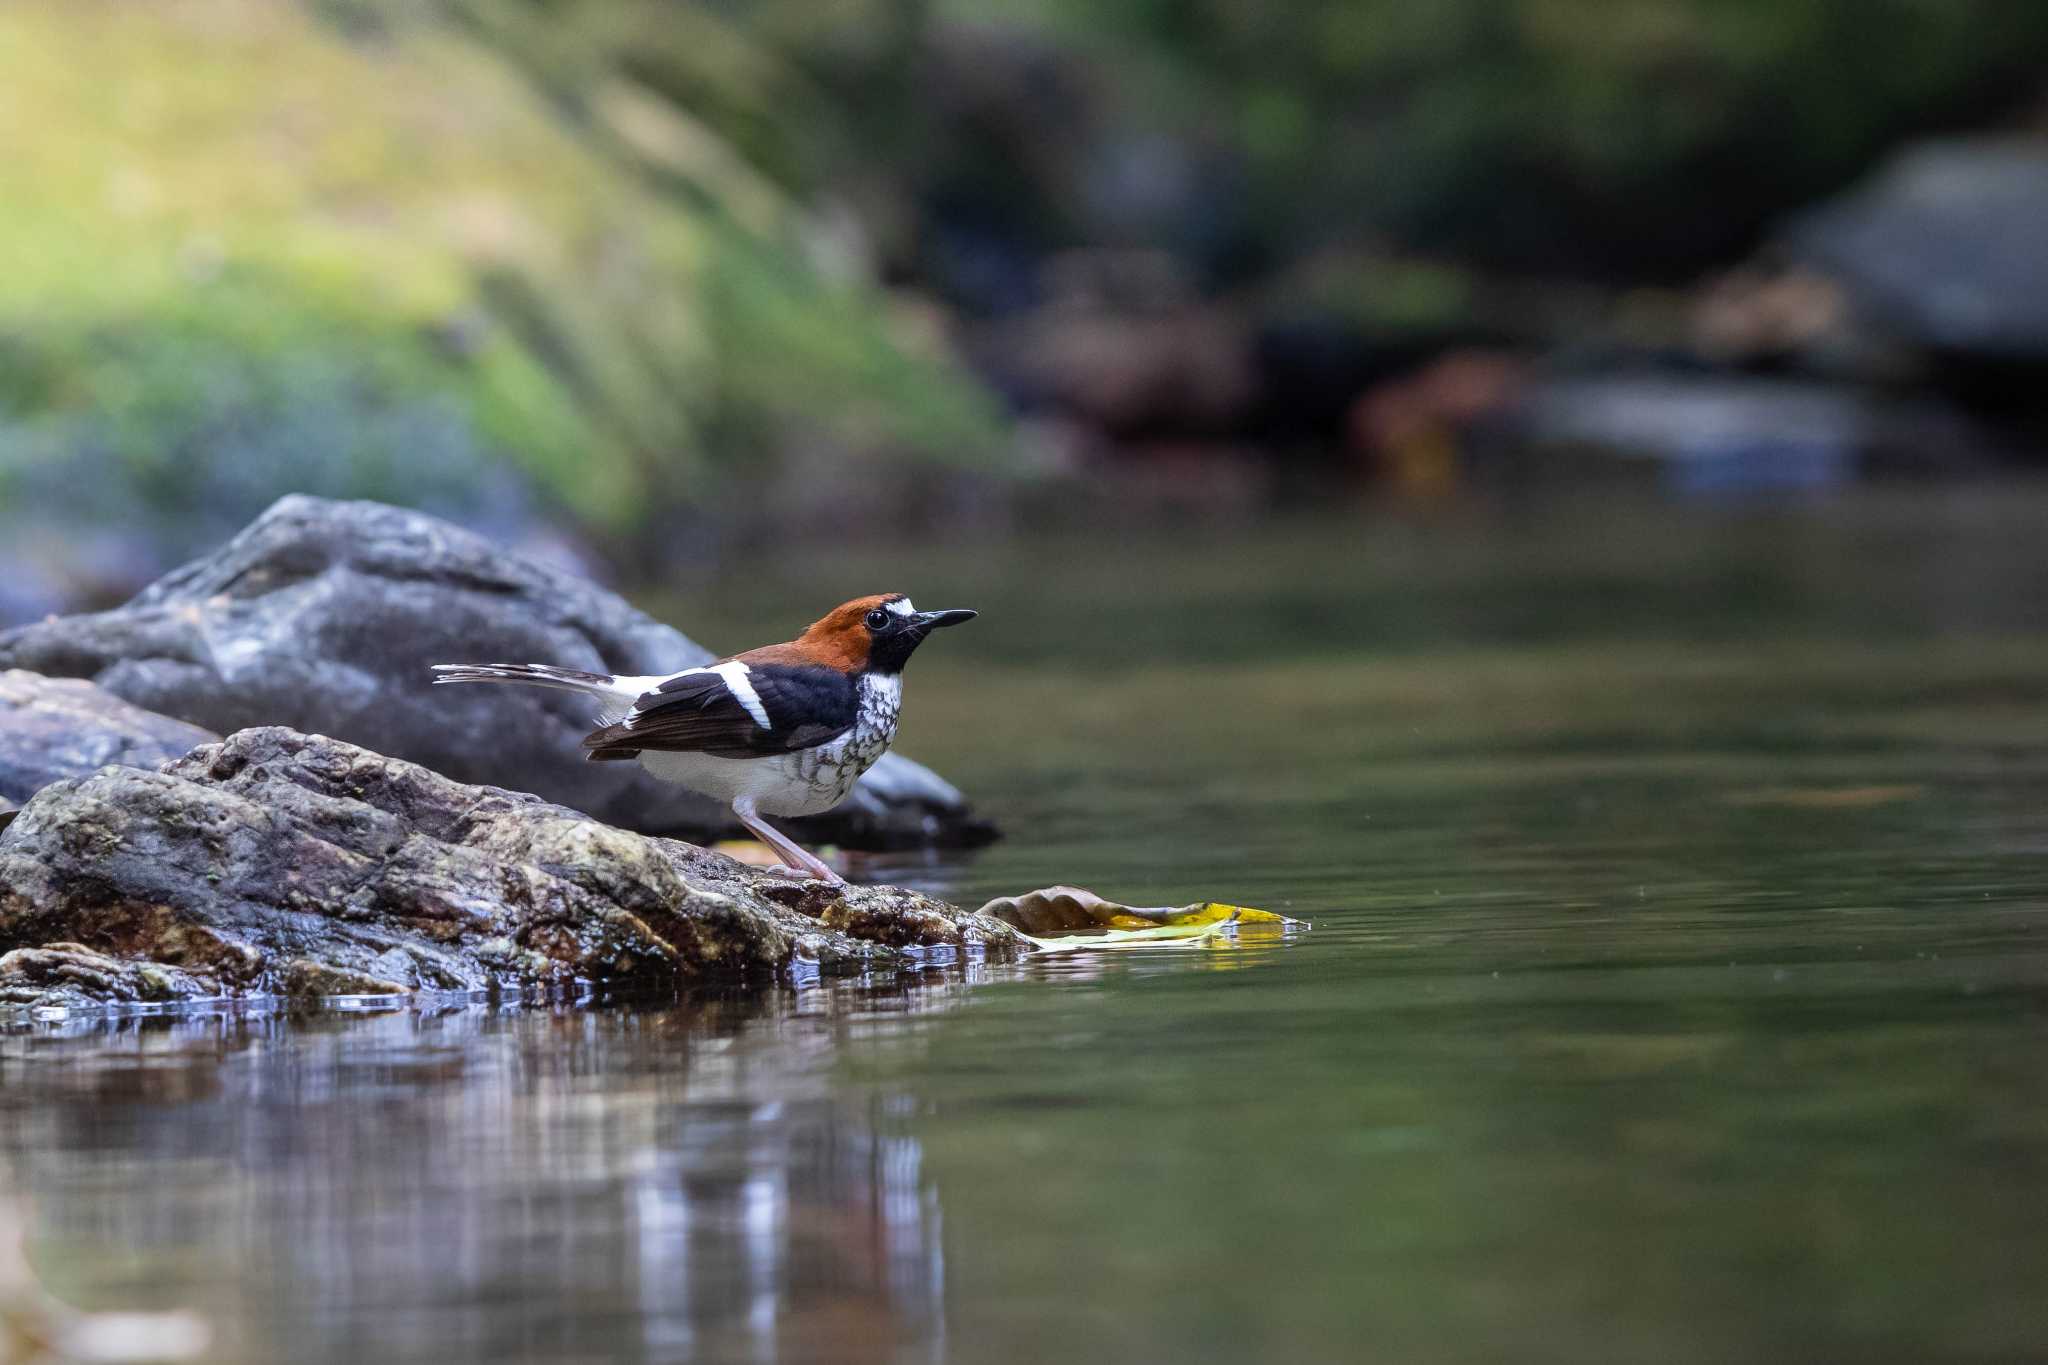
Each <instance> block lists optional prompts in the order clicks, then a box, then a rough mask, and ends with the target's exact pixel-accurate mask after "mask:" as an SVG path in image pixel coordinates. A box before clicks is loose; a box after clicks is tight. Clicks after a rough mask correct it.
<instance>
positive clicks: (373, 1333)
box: [0, 972, 972, 1361]
mask: <svg viewBox="0 0 2048 1365" xmlns="http://www.w3.org/2000/svg"><path fill="white" fill-rule="evenodd" d="M971 985H972V978H971V977H970V976H969V975H968V974H966V973H962V972H956V973H954V974H952V975H951V976H949V977H946V978H944V979H939V980H931V979H925V980H912V981H910V982H907V983H904V982H896V983H891V984H889V985H886V986H884V985H874V984H868V985H862V984H851V985H842V986H836V987H830V988H823V989H813V990H807V991H803V992H789V991H784V992H775V993H771V994H768V995H766V996H755V997H752V998H744V997H740V996H735V995H721V994H707V995H703V996H699V997H693V998H691V999H689V1000H687V1001H685V1002H683V1003H680V1004H676V1005H673V1006H667V1007H663V1008H646V1009H633V1008H615V1009H609V1010H604V1011H596V1012H558V1013H548V1012H498V1011H493V1010H489V1009H484V1008H468V1009H461V1010H455V1011H451V1012H448V1013H444V1014H440V1015H434V1016H416V1015H409V1014H392V1015H386V1016H381V1017H375V1018H338V1017H320V1016H315V1017H312V1018H308V1019H300V1020H296V1021H292V1020H286V1019H282V1018H275V1017H238V1016H211V1017H201V1018H189V1019H171V1018H151V1019H141V1020H136V1019H129V1020H103V1021H97V1022H88V1023H79V1024H74V1025H71V1026H68V1027H67V1028H66V1029H63V1030H58V1031H53V1030H51V1029H49V1028H47V1027H43V1028H38V1029H34V1030H23V1031H17V1032H15V1033H13V1034H12V1035H10V1036H6V1037H4V1038H0V1153H4V1157H5V1159H6V1160H9V1161H11V1162H12V1165H13V1168H14V1170H13V1175H14V1179H15V1181H16V1183H17V1187H18V1188H19V1189H21V1190H24V1191H28V1192H32V1201H31V1203H30V1206H29V1222H30V1233H31V1247H32V1251H33V1254H34V1257H35V1259H36V1262H37V1264H38V1266H39V1268H40V1269H41V1271H42V1273H43V1275H44V1276H45V1278H46V1279H47V1280H48V1281H49V1282H50V1283H51V1285H52V1287H53V1288H55V1289H57V1290H59V1291H60V1292H62V1293H64V1294H65V1295H66V1296H68V1297H70V1298H72V1299H73V1300H74V1301H75V1302H80V1303H83V1304H87V1305H94V1304H107V1305H115V1304H118V1305H120V1306H123V1307H146V1306H153V1305H154V1306H169V1305H178V1304H182V1305H189V1306H192V1307H195V1308H197V1309H199V1310H201V1311H202V1312H205V1313H206V1314H207V1315H208V1316H209V1317H211V1318H213V1319H214V1320H215V1321H216V1322H217V1324H218V1326H219V1328H220V1331H221V1336H222V1338H223V1345H224V1346H225V1354H226V1355H227V1356H228V1357H229V1358H235V1359H251V1360H276V1359H284V1358H287V1357H289V1358H292V1359H297V1360H307V1359H342V1358H347V1357H358V1356H362V1355H366V1354H367V1355H374V1356H376V1357H378V1358H383V1359H424V1358H431V1357H441V1358H456V1357H460V1358H475V1357H480V1356H483V1355H485V1354H490V1355H497V1354H512V1355H515V1356H519V1357H521V1358H544V1359H553V1360H577V1359H593V1360H596V1359H606V1360H617V1359H648V1360H658V1359H675V1358H680V1357H683V1356H689V1357H693V1358H710V1359H771V1358H774V1359H822V1358H830V1359H837V1360H852V1361H859V1360H880V1359H892V1360H895V1359H903V1358H905V1357H906V1354H908V1355H909V1356H910V1357H911V1358H921V1357H924V1356H931V1357H933V1358H936V1357H937V1356H938V1355H939V1354H940V1353H942V1351H943V1349H944V1333H943V1330H942V1324H941V1311H940V1310H941V1305H942V1303H943V1300H944V1293H945V1256H944V1252H943V1249H942V1245H941V1240H940V1227H941V1221H940V1209H939V1206H938V1201H937V1198H936V1195H935V1193H934V1191H933V1188H932V1186H931V1182H930V1181H929V1179H928V1178H927V1176H926V1173H925V1169H924V1158H923V1154H922V1152H921V1151H920V1148H919V1145H918V1143H917V1142H916V1141H915V1140H914V1139H913V1138H912V1137H910V1136H908V1135H906V1134H905V1133H904V1132H903V1131H902V1125H901V1123H900V1119H901V1117H902V1113H901V1111H902V1109H903V1107H904V1105H905V1103H906V1101H905V1100H904V1099H903V1097H902V1096H901V1095H900V1094H893V1093H891V1092H890V1091H888V1090H886V1089H877V1090H874V1091H863V1090H860V1089H858V1088H855V1089H851V1090H849V1089H847V1088H846V1087H844V1086H840V1087H837V1088H835V1087H833V1086H831V1085H829V1084H828V1082H827V1077H826V1076H825V1075H824V1072H825V1070H826V1068H827V1067H828V1065H829V1064H830V1063H831V1061H832V1060H833V1059H834V1058H835V1057H837V1056H839V1055H841V1054H842V1053H844V1052H845V1051H846V1050H848V1049H849V1048H852V1049H856V1050H857V1049H858V1048H859V1047H860V1045H861V1043H862V1040H863V1039H872V1038H885V1037H887V1036H888V1035H889V1034H891V1033H892V1032H893V1031H896V1030H899V1029H900V1028H902V1027H903V1026H904V1024H905V1023H906V1021H907V1020H909V1019H910V1018H911V1017H913V1016H914V1015H917V1014H919V1013H924V1012H929V1011H934V1010H943V1009H945V1008H947V1007H948V1006H949V1005H950V1004H951V1003H952V1002H953V1001H954V1000H955V999H957V998H958V994H959V993H960V992H961V991H963V990H965V989H968V988H969V987H970V986H971Z"/></svg>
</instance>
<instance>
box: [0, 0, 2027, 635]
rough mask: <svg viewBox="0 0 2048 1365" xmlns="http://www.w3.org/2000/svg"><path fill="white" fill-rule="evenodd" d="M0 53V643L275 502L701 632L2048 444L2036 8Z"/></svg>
mask: <svg viewBox="0 0 2048 1365" xmlns="http://www.w3.org/2000/svg"><path fill="white" fill-rule="evenodd" d="M0 60H4V63H5V70H6V72H7V78H6V80H5V81H4V82H0V203H4V204H5V206H6V211H5V212H4V213H0V263H4V266H5V268H4V269H0V498H4V499H5V505H4V510H0V523H4V527H5V545H4V548H0V561H4V562H0V620H17V619H22V618H24V617H26V616H30V615H34V614H39V613H41V612H44V611H50V610H56V609H60V608H72V607H78V606H87V605H98V604H102V603H104V602H106V601H108V600H112V599H118V598H120V597H122V596H125V595H126V594H127V593H128V592H130V591H132V590H133V589H134V588H135V587H136V586H137V585H139V584H140V583H141V582H143V581H146V580H147V579H148V578H150V577H152V576H153V575H154V574H156V573H157V572H160V571H161V570H162V569H163V568H165V567H167V566H168V565H169V564H171V563H174V562H176V561H178V560H180V559H182V558H184V557H186V556H188V555H190V554H192V553H195V552H197V551H199V550H201V549H204V548H206V547H208V546H211V545H213V544H215V543H217V542H219V541H220V540H222V539H224V538H225V537H226V536H227V535H228V534H230V533H231V532H232V531H234V530H235V529H237V528H238V527H240V526H241V525H243V524H244V523H246V522H247V521H248V520H249V519H250V518H251V517H253V516H254V515H255V514H256V513H257V512H258V511H260V510H261V509H262V508H263V507H264V506H265V505H267V504H268V503H269V502H270V501H271V500H272V499H273V498H274V497H276V496H278V495H280V494H282V493H285V492H290V491H306V492H313V493H320V494H327V495H333V496H362V497H374V498H381V499H385V500H389V501H394V502H400V503H405V504H409V505H414V506H420V507H424V508H427V509H428V510H432V511H435V512H439V513H442V514H444V515H448V516H451V517H454V518H455V519H458V520H461V521H463V522H466V523H468V524H470V525H473V526H476V527H478V528H480V529H483V530H485V531H486V532H488V533H491V534H493V535H496V536H499V537H500V538H502V539H504V540H506V541H508V542H512V543H517V544H520V545H521V546H523V547H524V548H527V549H530V550H535V551H538V552H540V553H543V554H545V555H548V556H551V557H554V558H557V559H567V560H570V561H572V562H577V563H580V564H582V565H583V566H584V567H587V568H590V569H592V570H594V571H597V572H602V573H611V574H622V575H626V576H629V577H643V576H648V575H653V574H662V575H665V576H668V577H670V578H671V579H673V578H676V577H677V576H682V577H685V578H686V577H687V576H688V575H689V574H690V573H691V572H693V571H696V570H703V569H707V568H709V567H711V566H715V565H717V564H718V563H720V562H723V561H725V560H727V559H729V558H730V557H731V556H733V555H736V554H741V553H743V552H744V551H745V550H746V549H747V548H748V547H750V546H752V547H759V546H760V545H762V544H764V543H771V542H779V541H785V540H787V539H788V538H790V537H792V536H795V535H806V534H816V533H819V532H830V533H833V534H836V535H847V534H851V535H854V536H856V537H862V536H871V537H878V538H879V537H889V536H900V535H905V534H914V535H932V536H950V537H963V536H973V535H980V534H986V533H990V532H991V531H996V530H1002V529H1005V528H1010V529H1018V528H1030V527H1034V526H1038V525H1042V524H1047V523H1065V524H1069V525H1072V524H1084V525H1085V524H1091V523H1100V524H1112V525H1113V524H1122V523H1124V522H1127V521H1130V520H1133V519H1137V520H1145V519H1148V518H1150V519H1163V518H1166V517H1169V516H1179V515H1184V514H1186V512H1187V511H1188V510H1189V509H1190V508H1192V509H1195V510H1198V511H1202V512H1205V513H1213V514H1218V515H1225V516H1231V517H1244V516H1248V515H1257V514H1259V513H1261V512H1262V511H1265V510H1267V509H1269V508H1272V507H1275V506H1278V505H1282V504H1285V503H1286V502H1288V501H1289V500H1290V499H1300V498H1303V497H1307V496H1313V497H1315V498H1317V499H1319V500H1320V499H1323V498H1326V497H1328V496H1329V495H1331V494H1333V493H1335V494H1344V495H1351V494H1356V495H1360V496H1366V497H1379V496H1384V495H1394V496H1405V497H1413V498H1420V499H1440V498H1443V497H1445V496H1456V495H1457V494H1459V493H1460V492H1461V491H1464V490H1475V489H1477V490H1484V489H1487V488H1492V487H1500V486H1517V487H1519V486H1522V485H1523V484H1524V483H1526V482H1527V481H1531V480H1534V481H1543V480H1568V481H1575V480H1583V479H1586V478H1595V479H1608V478H1613V477H1616V476H1617V475H1619V476H1622V477H1626V478H1631V479H1638V480H1640V479H1643V478H1647V479H1648V480H1649V481H1650V482H1651V483H1652V484H1653V485H1654V486H1656V487H1659V488H1661V489H1664V490H1666V491H1668V492H1672V493H1675V494H1678V495H1698V494H1710V493H1711V494H1727V493H1730V492H1747V493H1752V494H1757V493H1760V494H1764V495H1778V494H1783V493H1786V492H1800V491H1810V490H1813V489H1815V488H1824V487H1828V486H1831V485H1833V484H1836V483H1840V482H1844V481H1849V480H1857V479H1865V478H1870V477H1883V476H1889V475H1896V474H1899V473H1901V472H1919V473H1929V472H1933V473H1944V474H1946V473H1968V472H1972V471H1978V470H1983V469H1987V468H2008V467H2013V468H2017V467H2026V466H2028V465H2029V464H2032V463H2034V462H2037V461H2038V459H2039V456H2040V452H2041V449H2042V446H2043V438H2044V428H2048V398H2044V397H2043V394H2044V392H2048V385H2044V382H2043V381H2044V379H2048V251H2044V250H2043V249H2042V247H2043V244H2044V243H2048V116H2044V113H2043V111H2044V109H2048V6H2040V5H2025V4H2015V3H2012V0H1607V2H1605V3H1590V2H1588V0H1433V2H1432V3H1428V4H1423V3H1417V2H1416V0H1341V2H1340V0H1326V2H1316V0H1311V2H1309V3H1301V4H1293V5H1285V6H1276V5H1270V4H1259V3H1251V2H1250V0H1117V2H1115V3H1082V2H1081V0H1035V2H1027V0H830V2H829V3H824V2H821V0H755V2H754V3H747V4H739V3H726V2H724V0H437V2H436V3H399V0H165V3H160V4H150V5H135V4H126V3H115V2H114V0H10V3H9V4H8V5H7V6H5V7H4V8H0Z"/></svg>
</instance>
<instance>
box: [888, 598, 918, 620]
mask: <svg viewBox="0 0 2048 1365" xmlns="http://www.w3.org/2000/svg"><path fill="white" fill-rule="evenodd" d="M882 606H883V609H884V610H886V611H887V612H889V614H890V615H892V616H908V615H910V614H911V613H912V612H914V611H916V610H917V608H916V607H913V606H911V605H910V599H909V598H907V597H899V598H897V599H896V600H895V601H894V602H884V603H883V604H882Z"/></svg>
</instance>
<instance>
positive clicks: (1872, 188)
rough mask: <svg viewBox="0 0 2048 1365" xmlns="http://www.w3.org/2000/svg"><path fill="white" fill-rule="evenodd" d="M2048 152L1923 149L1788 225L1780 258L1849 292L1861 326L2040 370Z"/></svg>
mask: <svg viewBox="0 0 2048 1365" xmlns="http://www.w3.org/2000/svg"><path fill="white" fill-rule="evenodd" d="M2044 225H2048V148H2044V147H2043V146H2042V145H2041V144H2039V143H2036V142H2030V141H2027V140H2024V139H2008V140H1981V139H1980V140H1971V139H1959V140H1955V141H1946V142H1930V143H1922V144H1919V145H1916V146H1913V147H1909V148H1908V149H1907V150H1905V151H1904V152H1901V153H1899V154H1898V155H1897V156H1895V157H1894V158H1893V159H1892V161H1891V162H1890V163H1889V164H1888V165H1887V166H1885V167H1884V168H1883V169H1881V170H1880V171H1879V172H1878V173H1877V175H1876V176H1874V177H1873V178H1872V179H1871V180H1870V181H1868V182H1866V183H1865V184H1864V185H1863V186H1861V187H1859V188H1857V189H1855V190H1853V191H1851V192H1850V193H1849V194H1847V195H1845V196H1843V197H1842V198H1840V199H1837V200H1834V201H1833V202H1831V203H1828V204H1825V205H1823V206H1821V207H1820V208H1818V209H1815V210H1813V211H1811V212H1809V213H1807V214H1805V215H1803V216H1801V217H1800V218H1798V219H1797V220H1795V221H1794V222H1793V223H1792V224H1791V225H1790V227H1789V229H1788V230H1787V231H1786V232H1785V233H1784V234H1783V240H1782V241H1781V243H1780V250H1781V252H1782V253H1783V254H1785V255H1787V256H1789V257H1790V258H1792V259H1794V260H1797V261H1800V262H1802V263H1803V264H1805V265H1807V266H1809V267H1811V268H1814V269H1817V270H1819V271H1820V272H1822V273H1823V274H1825V275H1827V276H1830V277H1832V278H1834V279H1836V280H1839V281H1840V282H1842V283H1843V284H1844V285H1846V286H1847V288H1848V290H1849V292H1850V294H1851V296H1852V297H1853V298H1854V299H1855V300H1856V301H1857V302H1858V303H1859V305H1861V308H1862V310H1863V312H1864V313H1865V314H1866V316H1867V319H1868V320H1869V321H1870V322H1873V323H1875V324H1877V325H1878V326H1880V327H1882V328H1884V329H1886V330H1888V331H1891V332H1894V333H1897V334H1898V335H1899V336H1900V337H1901V338H1902V339H1903V340H1905V341H1907V342H1910V343H1912V344H1914V345H1917V346H1921V347H1924V348H1926V349H1929V350H1932V351H1936V352H1941V353H1944V354H1949V355H1955V356H1970V357H1976V358H1979V359H1982V360H1989V361H2002V362H2025V363H2028V364H2031V365H2035V366H2038V365H2040V364H2041V363H2043V362H2044V361H2048V243H2044V241H2043V231H2044Z"/></svg>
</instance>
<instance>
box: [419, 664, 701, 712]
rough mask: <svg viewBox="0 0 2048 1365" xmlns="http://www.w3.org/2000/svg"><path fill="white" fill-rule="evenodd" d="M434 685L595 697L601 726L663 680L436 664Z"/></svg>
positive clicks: (544, 667) (547, 668)
mask: <svg viewBox="0 0 2048 1365" xmlns="http://www.w3.org/2000/svg"><path fill="white" fill-rule="evenodd" d="M434 674H435V676H434V683H435V685H436V686H438V685H440V684H441V683H480V682H488V683H524V684H526V685H527V686H528V687H551V688H554V689H556V690H557V691H562V692H580V693H582V694H583V695H584V696H586V697H592V698H595V699H596V701H597V703H598V705H599V706H600V707H602V708H603V709H602V710H601V711H600V712H599V713H598V722H597V723H598V724H599V725H610V724H612V723H613V722H615V721H617V720H619V719H621V718H623V717H624V716H626V715H628V714H630V713H631V711H632V710H633V703H634V702H636V701H638V700H639V699H640V696H641V694H642V693H644V692H646V691H648V690H649V689H650V688H651V687H652V686H653V685H654V684H655V683H658V682H660V681H661V679H660V678H614V677H609V676H607V675H605V674H603V673H586V672H584V671H582V670H581V669H576V668H555V667H553V666H552V665H549V664H435V665H434Z"/></svg>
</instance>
